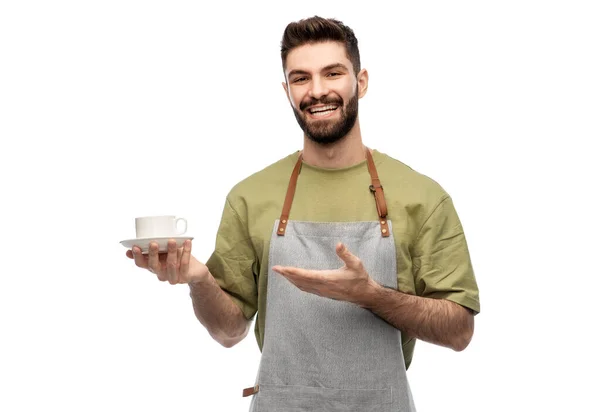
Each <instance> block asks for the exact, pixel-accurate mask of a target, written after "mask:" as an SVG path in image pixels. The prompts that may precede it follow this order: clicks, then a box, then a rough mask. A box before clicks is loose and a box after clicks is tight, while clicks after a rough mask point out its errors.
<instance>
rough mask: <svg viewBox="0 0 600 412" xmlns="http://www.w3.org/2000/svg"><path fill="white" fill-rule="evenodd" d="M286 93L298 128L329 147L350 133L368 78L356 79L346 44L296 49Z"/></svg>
mask: <svg viewBox="0 0 600 412" xmlns="http://www.w3.org/2000/svg"><path fill="white" fill-rule="evenodd" d="M285 73H286V80H287V84H286V83H284V84H283V87H284V89H285V90H286V93H287V95H288V99H289V101H290V104H291V105H292V109H293V110H294V115H295V116H296V120H297V121H298V124H299V125H300V127H301V128H302V130H303V131H304V133H305V134H306V136H307V137H308V138H309V139H311V140H312V141H314V142H316V143H319V144H323V145H328V144H331V143H334V142H337V141H338V140H340V139H342V138H343V137H344V136H346V135H347V134H348V132H350V130H351V129H352V127H354V124H355V123H356V119H357V117H358V99H359V98H360V97H362V96H363V95H364V93H365V92H366V81H367V74H366V71H365V70H362V71H361V72H360V73H359V74H358V78H357V76H355V75H354V71H353V69H352V63H351V62H350V60H349V59H348V57H347V56H346V50H345V48H344V46H343V44H341V43H338V42H325V43H316V44H307V45H304V46H301V47H298V48H295V49H293V50H292V51H291V52H290V53H289V54H288V57H287V64H286V70H285Z"/></svg>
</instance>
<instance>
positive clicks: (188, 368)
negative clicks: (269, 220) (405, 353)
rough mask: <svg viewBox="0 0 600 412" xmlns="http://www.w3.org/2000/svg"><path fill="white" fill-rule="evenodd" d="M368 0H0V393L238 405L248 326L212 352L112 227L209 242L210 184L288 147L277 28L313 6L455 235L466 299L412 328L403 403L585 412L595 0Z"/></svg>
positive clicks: (217, 191) (60, 406)
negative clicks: (454, 320)
mask: <svg viewBox="0 0 600 412" xmlns="http://www.w3.org/2000/svg"><path fill="white" fill-rule="evenodd" d="M384 4H385V5H384ZM387 4H388V3H383V2H349V1H346V2H320V1H319V2H317V1H312V2H311V1H303V2H290V3H284V2H282V3H281V4H280V5H279V6H274V5H272V6H271V5H270V6H267V3H259V2H242V1H239V2H221V3H218V5H217V3H216V2H212V3H202V2H198V1H170V2H166V1H165V2H157V1H125V0H120V1H102V2H100V1H94V2H93V1H53V2H42V1H39V2H33V1H4V2H2V3H1V6H0V137H1V146H0V169H1V170H0V171H1V174H0V178H1V179H2V180H1V192H0V193H1V194H0V196H1V197H2V201H1V205H0V208H1V214H0V219H1V231H2V232H1V233H2V237H1V238H0V239H1V240H0V242H1V245H0V246H1V250H2V252H1V253H2V266H1V268H2V269H1V271H0V276H1V281H2V282H1V284H0V345H1V351H0V381H1V382H0V410H2V411H45V410H61V411H162V410H171V411H245V410H247V409H248V405H249V402H250V398H242V397H241V390H242V388H244V387H247V386H251V385H253V383H254V379H255V376H256V370H257V367H258V362H259V359H260V353H259V351H258V347H257V344H256V341H255V339H254V335H253V334H250V335H249V336H248V338H247V339H245V340H244V341H243V342H242V343H240V344H239V345H238V346H236V347H234V348H232V349H225V348H222V347H220V346H219V345H218V344H217V343H216V342H214V341H213V340H212V339H211V338H210V337H209V335H208V333H207V332H206V331H205V329H204V328H203V327H202V326H201V325H200V324H199V323H198V322H197V320H196V319H195V317H194V314H193V311H192V306H191V301H190V299H189V296H188V288H187V287H186V286H171V285H169V284H168V283H161V282H159V281H158V280H156V278H155V277H154V275H152V274H150V273H148V272H145V271H142V270H140V269H138V268H136V267H135V266H134V265H133V263H132V262H131V261H130V260H129V259H127V258H126V257H125V248H124V247H123V246H122V245H120V244H119V241H121V240H124V239H129V238H132V237H134V235H135V233H134V225H133V219H134V217H135V216H144V215H152V214H174V215H177V216H184V217H186V218H187V219H188V221H189V230H188V232H189V234H190V235H192V236H194V237H195V240H194V246H193V252H194V254H195V256H196V257H198V258H199V259H200V260H206V259H207V258H208V256H210V253H211V252H212V247H213V245H214V238H215V234H216V230H217V226H218V223H219V219H220V216H221V211H222V207H223V204H224V200H225V196H226V194H227V192H228V191H229V190H230V189H231V187H232V186H233V185H234V184H235V183H237V182H238V181H240V180H241V179H243V178H245V177H246V176H248V175H249V174H251V173H253V172H255V171H258V170H260V169H262V168H263V167H265V166H267V165H268V164H270V163H272V162H274V161H276V160H278V159H279V158H281V157H283V156H285V155H287V154H289V153H291V152H293V151H295V150H297V149H299V148H301V142H302V135H301V132H300V129H299V128H298V126H297V124H296V121H295V119H294V117H293V115H292V111H291V109H290V107H289V105H288V103H287V100H286V98H285V95H284V93H283V89H282V87H281V81H282V80H283V75H282V71H281V61H280V56H279V42H280V40H281V35H282V33H283V30H284V28H285V26H286V25H287V23H289V22H291V21H295V20H298V19H301V18H304V17H309V16H312V15H315V14H318V15H321V16H324V17H335V18H338V19H341V20H342V21H343V22H344V23H346V24H348V25H349V26H350V27H352V28H353V29H354V31H355V33H356V35H357V37H358V39H359V45H360V50H361V57H362V62H363V67H366V68H367V69H368V70H369V73H370V85H369V92H368V94H367V96H366V97H365V98H364V99H362V100H361V101H360V119H361V125H362V130H363V139H364V142H365V143H366V144H367V145H369V146H370V147H373V148H376V149H378V150H380V151H383V152H385V153H387V154H389V155H391V156H393V157H395V158H397V159H399V160H401V161H403V162H405V163H406V164H408V165H409V166H411V167H413V168H414V169H416V170H417V171H419V172H421V173H423V174H426V175H428V176H430V177H432V178H433V179H435V180H436V181H438V182H439V183H440V184H441V185H442V186H443V187H444V188H445V189H446V190H447V191H448V192H449V193H450V194H451V196H452V198H453V199H454V203H455V206H456V208H457V210H458V212H459V216H460V217H461V220H462V222H463V226H464V228H465V232H466V235H467V240H468V242H469V247H470V250H471V254H472V259H473V265H474V267H475V270H476V275H477V280H478V283H479V286H480V289H481V304H482V313H481V314H480V315H478V316H477V318H476V332H475V336H474V338H473V341H472V343H471V345H470V346H469V347H468V348H467V350H465V351H464V352H460V353H457V352H453V351H451V350H449V349H443V348H441V347H435V346H433V345H429V344H426V343H423V342H419V343H418V344H417V347H416V351H415V357H414V361H413V365H412V367H411V368H410V370H409V371H408V375H409V379H410V382H411V385H412V389H413V392H414V397H415V400H416V404H417V407H418V410H419V411H421V412H427V411H440V410H444V411H461V412H466V411H507V410H511V411H542V410H553V411H554V410H556V411H567V410H569V411H598V410H600V406H599V405H600V402H599V401H598V395H597V384H598V375H597V371H598V367H600V362H599V359H598V355H597V353H598V349H597V347H598V339H597V337H596V336H597V334H596V332H597V329H598V319H597V315H598V313H599V310H598V308H597V304H596V303H595V302H594V298H595V296H596V295H597V291H598V287H599V286H600V283H599V281H598V279H599V275H600V270H599V269H598V264H597V257H596V258H594V256H597V255H598V245H599V243H600V242H599V241H598V234H599V230H600V224H599V221H598V186H599V185H598V182H597V179H598V177H599V176H600V171H599V168H598V159H597V158H598V153H599V152H598V149H597V148H595V147H597V146H596V143H597V140H598V138H599V137H600V126H599V123H600V122H599V114H600V75H599V73H600V56H599V55H600V53H599V50H600V40H599V39H600V29H599V27H600V26H599V25H598V21H599V20H600V14H599V12H598V7H597V2H593V1H588V2H585V1H525V0H519V1H503V2H490V1H488V2H484V1H453V2H441V1H439V2H425V1H423V2H400V4H396V5H394V6H389V5H387ZM390 4H391V2H390Z"/></svg>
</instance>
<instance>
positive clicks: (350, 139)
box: [302, 119, 366, 169]
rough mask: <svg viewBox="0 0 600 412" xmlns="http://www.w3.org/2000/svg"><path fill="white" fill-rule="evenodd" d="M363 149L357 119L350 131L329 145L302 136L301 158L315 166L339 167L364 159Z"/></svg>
mask: <svg viewBox="0 0 600 412" xmlns="http://www.w3.org/2000/svg"><path fill="white" fill-rule="evenodd" d="M365 150H366V149H365V146H364V145H363V142H362V137H361V134H360V125H359V124H358V119H357V120H356V124H355V125H354V127H353V128H352V129H351V130H350V132H349V133H348V134H347V135H346V136H344V137H343V138H342V139H340V140H338V141H337V142H335V143H333V144H331V145H326V146H324V145H321V144H318V143H315V142H313V141H312V140H310V139H309V138H308V137H306V136H304V150H303V151H302V160H303V161H304V162H306V163H308V164H309V165H311V166H315V167H321V168H324V169H341V168H344V167H350V166H353V165H355V164H357V163H360V162H362V161H363V160H365Z"/></svg>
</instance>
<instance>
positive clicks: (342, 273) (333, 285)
mask: <svg viewBox="0 0 600 412" xmlns="http://www.w3.org/2000/svg"><path fill="white" fill-rule="evenodd" d="M335 251H336V253H337V255H338V256H339V257H340V259H342V261H343V262H344V266H342V267H341V268H339V269H334V270H307V269H300V268H295V267H286V266H273V270H274V271H275V272H277V273H279V274H281V275H283V276H285V278H286V279H287V280H289V281H290V282H292V283H293V284H294V285H295V286H296V287H298V288H299V289H300V290H303V291H304V292H308V293H312V294H315V295H318V296H322V297H325V298H330V299H335V300H343V301H347V302H352V303H357V304H360V302H361V301H362V300H363V299H364V297H365V295H366V294H368V293H369V292H370V291H372V290H373V289H374V288H375V287H377V286H378V285H377V283H376V282H375V281H374V280H373V279H372V278H371V277H370V276H369V274H368V273H367V271H366V270H365V268H364V266H363V263H362V261H361V260H360V259H359V258H358V257H356V256H354V255H353V254H352V253H350V251H349V250H348V248H347V247H346V246H345V245H344V244H342V243H338V244H337V246H336V248H335Z"/></svg>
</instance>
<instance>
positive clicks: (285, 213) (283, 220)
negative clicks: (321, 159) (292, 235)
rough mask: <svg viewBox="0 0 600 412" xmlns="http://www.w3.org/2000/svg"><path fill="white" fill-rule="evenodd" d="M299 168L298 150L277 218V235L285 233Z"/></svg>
mask: <svg viewBox="0 0 600 412" xmlns="http://www.w3.org/2000/svg"><path fill="white" fill-rule="evenodd" d="M301 168H302V152H300V154H299V155H298V161H297V162H296V166H295V167H294V170H293V171H292V176H291V177H290V183H289V185H288V190H287V193H286V195H285V202H283V210H282V212H281V217H280V218H279V227H278V228H277V234H278V235H279V236H283V235H285V228H286V226H287V222H288V219H289V217H290V210H291V209H292V202H293V201H294V194H295V193H296V183H297V182H298V175H299V174H300V169H301Z"/></svg>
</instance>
